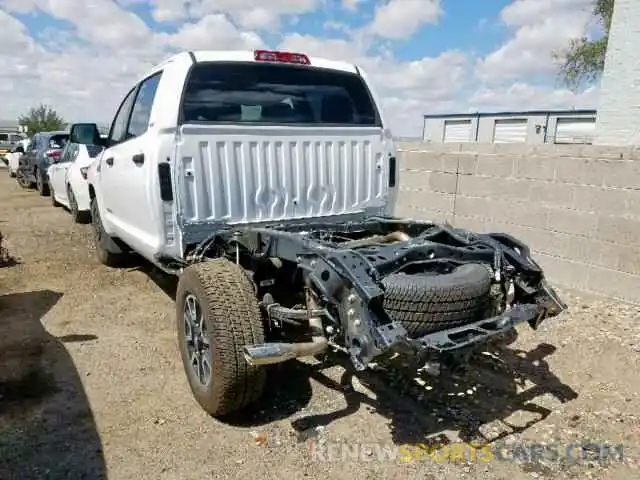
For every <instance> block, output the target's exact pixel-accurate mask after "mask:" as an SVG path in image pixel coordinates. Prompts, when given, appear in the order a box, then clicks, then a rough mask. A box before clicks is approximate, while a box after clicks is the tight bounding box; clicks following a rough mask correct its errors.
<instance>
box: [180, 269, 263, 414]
mask: <svg viewBox="0 0 640 480" xmlns="http://www.w3.org/2000/svg"><path fill="white" fill-rule="evenodd" d="M193 297H195V299H196V300H197V302H198V304H199V305H200V309H201V310H200V311H201V313H202V316H201V318H202V324H203V325H204V334H203V336H204V338H206V339H208V341H209V345H210V346H212V347H213V348H212V349H211V350H210V361H211V365H210V371H211V376H210V382H209V383H208V384H206V382H202V381H201V380H200V378H199V377H198V376H197V375H196V373H195V371H194V368H193V366H192V365H193V363H192V362H191V354H192V352H190V350H189V349H190V347H189V345H190V344H191V343H193V342H191V343H189V344H188V342H187V340H188V337H189V335H188V333H187V331H186V320H185V313H184V312H185V309H186V306H187V299H188V298H193ZM176 326H177V330H178V341H179V345H180V354H181V357H182V362H183V365H184V369H185V372H186V374H187V379H188V381H189V386H190V388H191V391H192V393H193V395H194V397H195V399H196V401H197V402H198V403H199V404H200V406H201V407H202V408H203V409H204V410H205V411H206V412H207V413H209V414H210V415H212V416H214V417H223V416H226V415H229V414H232V413H235V412H238V411H240V410H244V409H245V408H246V407H248V406H250V405H251V404H253V403H255V402H257V401H258V400H259V399H260V397H261V396H262V393H263V391H264V387H265V383H266V378H267V370H266V369H265V368H264V367H257V366H252V365H249V364H248V363H247V361H246V360H245V358H244V356H243V353H242V349H243V347H244V346H245V345H247V344H253V343H263V342H264V341H265V331H264V325H263V323H262V316H261V313H260V309H259V306H258V301H257V299H256V296H255V289H254V286H253V284H252V282H251V281H250V280H249V278H248V277H247V275H246V273H245V272H244V271H243V270H242V268H240V267H239V266H238V265H236V264H235V263H232V262H230V261H228V260H225V259H217V260H212V261H209V262H203V263H199V264H195V265H191V266H189V267H187V268H186V269H185V270H184V272H183V273H182V275H181V277H180V280H179V282H178V289H177V292H176ZM204 353H206V349H205V351H204Z"/></svg>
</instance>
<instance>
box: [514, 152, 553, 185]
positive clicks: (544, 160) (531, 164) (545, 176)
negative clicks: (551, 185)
mask: <svg viewBox="0 0 640 480" xmlns="http://www.w3.org/2000/svg"><path fill="white" fill-rule="evenodd" d="M555 170H556V159H555V158H548V157H535V156H533V157H528V156H527V157H525V156H521V157H518V158H517V160H516V162H515V167H514V175H515V176H516V177H518V178H530V179H536V180H553V179H554V177H555Z"/></svg>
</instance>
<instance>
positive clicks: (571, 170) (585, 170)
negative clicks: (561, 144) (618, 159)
mask: <svg viewBox="0 0 640 480" xmlns="http://www.w3.org/2000/svg"><path fill="white" fill-rule="evenodd" d="M608 168H609V165H608V162H601V161H599V160H593V159H590V158H568V157H566V158H558V159H557V160H556V178H555V179H556V181H557V182H562V183H572V184H576V183H577V184H580V185H596V186H602V185H604V179H605V176H606V175H607V169H608Z"/></svg>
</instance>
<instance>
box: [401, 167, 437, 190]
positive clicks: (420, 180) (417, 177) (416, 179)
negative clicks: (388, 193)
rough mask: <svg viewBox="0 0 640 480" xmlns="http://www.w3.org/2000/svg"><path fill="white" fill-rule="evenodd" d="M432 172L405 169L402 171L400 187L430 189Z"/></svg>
mask: <svg viewBox="0 0 640 480" xmlns="http://www.w3.org/2000/svg"><path fill="white" fill-rule="evenodd" d="M430 175H431V172H426V171H422V170H403V171H401V172H400V177H399V178H400V188H401V189H407V190H417V189H428V188H429V176H430Z"/></svg>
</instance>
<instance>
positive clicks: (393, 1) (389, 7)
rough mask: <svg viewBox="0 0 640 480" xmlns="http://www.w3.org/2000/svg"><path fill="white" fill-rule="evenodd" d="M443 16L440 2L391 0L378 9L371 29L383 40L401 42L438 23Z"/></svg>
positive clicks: (434, 0)
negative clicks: (429, 25)
mask: <svg viewBox="0 0 640 480" xmlns="http://www.w3.org/2000/svg"><path fill="white" fill-rule="evenodd" d="M441 14H442V9H441V7H440V0H389V1H388V2H386V3H385V4H383V5H382V6H379V7H378V8H377V9H376V13H375V17H374V19H373V23H372V24H371V27H370V28H371V31H372V32H373V33H375V34H377V35H379V36H381V37H383V38H388V39H391V40H401V39H405V38H409V37H410V36H411V35H413V34H414V33H415V32H416V31H418V29H419V28H420V27H422V26H423V25H426V24H429V23H436V22H437V21H438V18H440V15H441Z"/></svg>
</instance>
